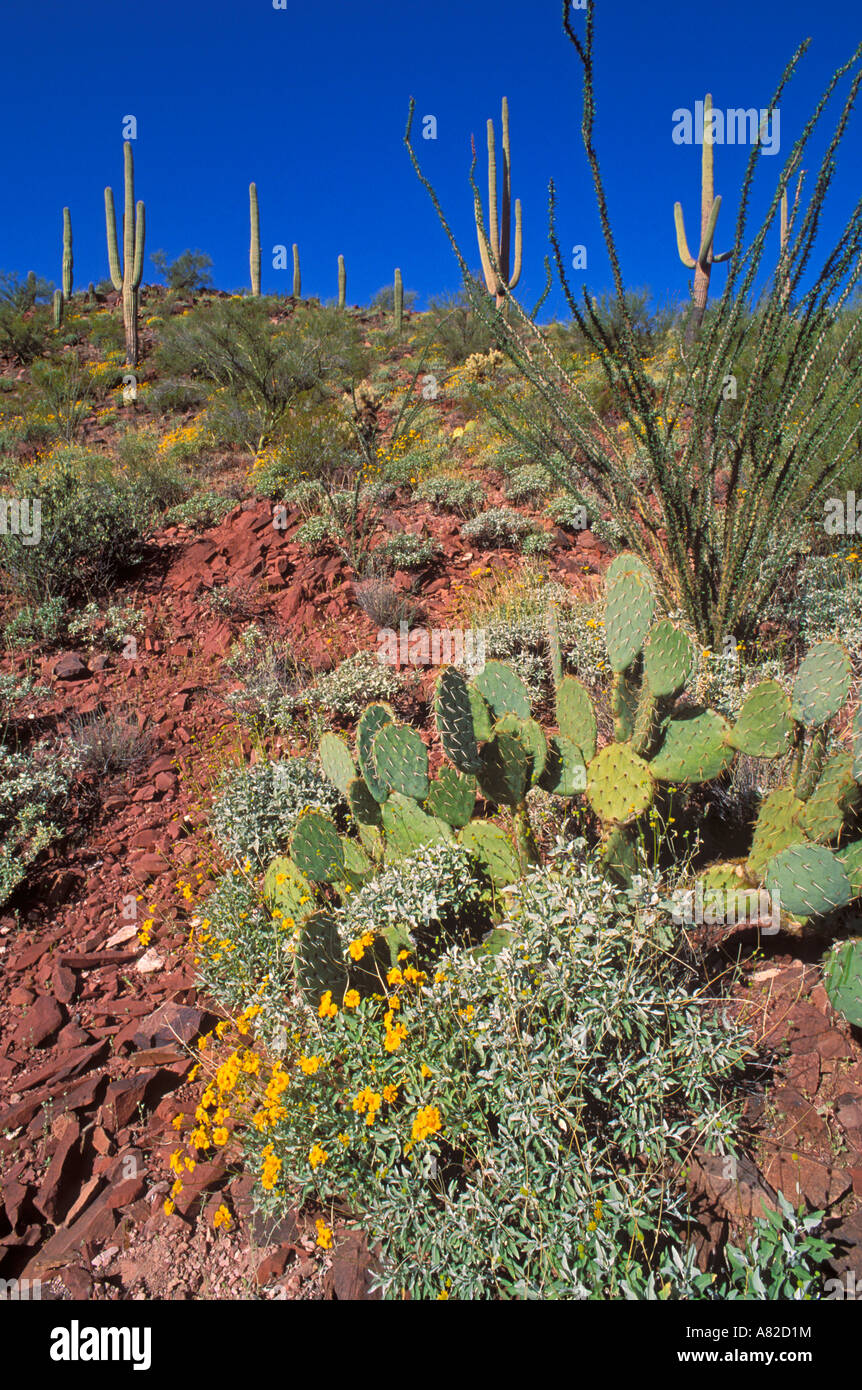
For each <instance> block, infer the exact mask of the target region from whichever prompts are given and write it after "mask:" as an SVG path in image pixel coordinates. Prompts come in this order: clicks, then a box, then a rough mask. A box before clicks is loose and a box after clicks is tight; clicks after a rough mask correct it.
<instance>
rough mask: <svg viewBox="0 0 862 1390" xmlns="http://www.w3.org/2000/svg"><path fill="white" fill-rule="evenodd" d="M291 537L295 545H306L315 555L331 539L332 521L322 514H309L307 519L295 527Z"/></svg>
mask: <svg viewBox="0 0 862 1390" xmlns="http://www.w3.org/2000/svg"><path fill="white" fill-rule="evenodd" d="M293 539H294V540H295V541H296V543H297V545H305V546H307V547H308V549H309V550H310V551H311V552H312V554H313V555H316V554H317V553H318V551H320V550H322V549H323V548H324V546H325V545H326V544H327V543H328V542H329V541H331V540H332V523H331V522H330V521H327V519H326V517H323V516H310V517H309V518H308V521H304V522H303V523H302V525H301V526H299V527H297V530H296V534H295V535H294V537H293Z"/></svg>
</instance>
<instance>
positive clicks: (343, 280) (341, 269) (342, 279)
mask: <svg viewBox="0 0 862 1390" xmlns="http://www.w3.org/2000/svg"><path fill="white" fill-rule="evenodd" d="M346 295H347V271H346V269H345V266H344V257H343V256H339V257H338V307H339V309H343V308H344V304H345V297H346Z"/></svg>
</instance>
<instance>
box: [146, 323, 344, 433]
mask: <svg viewBox="0 0 862 1390" xmlns="http://www.w3.org/2000/svg"><path fill="white" fill-rule="evenodd" d="M156 358H157V365H158V366H159V368H160V370H162V371H164V372H165V373H166V374H167V375H169V376H173V377H179V378H188V379H191V380H192V381H195V380H197V381H204V382H209V383H211V385H212V386H213V387H214V388H215V395H214V397H213V404H212V406H211V408H210V411H209V412H208V419H209V422H210V427H211V428H212V429H213V431H214V432H215V433H217V434H218V435H219V437H220V438H221V439H222V440H224V441H225V442H236V443H238V444H240V445H242V447H244V448H246V449H248V450H250V451H252V452H254V453H255V454H257V453H259V452H260V451H261V449H263V448H264V447H265V446H267V445H269V444H270V443H272V442H273V441H274V440H275V439H276V437H277V436H278V433H279V431H280V430H281V428H282V427H283V426H284V425H285V423H286V421H287V419H288V416H289V413H290V411H291V408H292V407H293V406H295V405H296V404H297V403H298V402H300V401H302V400H306V401H308V402H309V403H313V402H315V401H317V402H320V401H322V400H323V399H324V396H325V394H326V391H327V389H332V387H333V386H334V384H336V383H341V382H342V380H343V379H345V378H348V379H349V378H351V377H353V376H359V375H361V374H362V373H363V371H364V369H365V363H366V350H365V348H364V347H363V345H362V342H361V338H360V335H359V329H358V327H357V325H356V324H355V322H354V320H353V319H351V318H350V317H349V315H347V314H341V313H339V312H338V310H337V309H330V308H320V307H318V306H312V305H301V306H299V307H298V308H297V309H296V310H295V311H294V312H293V313H292V314H291V316H290V318H289V319H288V320H287V321H286V322H285V323H281V324H273V323H271V322H270V309H269V307H268V306H267V304H265V303H263V302H261V301H258V300H255V299H244V300H234V299H227V300H218V301H213V302H209V303H207V304H204V305H201V306H199V307H198V308H196V309H194V310H193V311H192V312H191V313H189V314H187V315H184V316H183V317H182V318H180V319H178V320H175V321H174V322H172V323H170V324H169V325H167V327H166V328H165V331H164V334H163V336H162V341H161V343H160V344H159V347H158V349H157V352H156Z"/></svg>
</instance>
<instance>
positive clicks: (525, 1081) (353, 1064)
mask: <svg viewBox="0 0 862 1390" xmlns="http://www.w3.org/2000/svg"><path fill="white" fill-rule="evenodd" d="M657 901H658V894H657V893H655V892H653V893H652V894H650V893H647V894H645V895H643V896H641V897H637V896H636V895H634V894H632V893H619V894H613V895H612V894H608V892H607V886H606V883H605V881H604V879H603V877H602V875H601V873H600V872H599V870H598V868H597V866H596V865H594V864H593V863H592V862H590V861H588V860H587V859H586V858H585V846H584V844H583V842H582V841H581V842H577V843H575V844H573V845H571V846H567V847H565V849H564V850H563V851H561V853H560V854H559V856H558V858H557V860H556V862H555V863H554V864H553V865H552V866H550V867H548V868H546V869H543V870H541V871H538V872H536V873H535V874H532V875H531V876H530V877H529V878H527V879H526V880H524V881H523V882H522V883H521V884H520V885H519V886H518V888H517V889H516V891H515V892H514V893H513V895H512V901H511V908H510V911H509V913H508V915H507V917H506V919H505V921H504V924H503V928H502V941H503V944H502V946H501V942H500V940H499V939H498V941H497V946H498V947H500V946H501V949H499V950H498V951H497V953H496V954H493V953H489V952H482V951H479V952H475V951H472V950H465V949H462V948H459V947H451V948H450V949H449V950H448V951H447V952H446V953H445V954H444V955H443V956H442V957H441V959H440V960H439V961H438V963H437V969H436V971H435V972H434V974H433V977H432V976H430V975H429V974H428V973H426V972H423V971H418V970H416V969H415V967H412V966H410V965H408V964H404V963H401V964H400V965H399V967H398V968H397V969H396V970H395V971H394V972H393V973H392V974H391V975H390V977H389V983H390V987H391V988H395V989H396V990H397V995H398V1000H399V1007H398V1009H397V1011H395V1010H393V1008H392V1006H391V1002H390V1001H388V1000H387V999H386V997H385V996H384V997H382V998H380V997H376V998H375V997H369V998H365V999H360V998H359V996H358V995H356V996H355V997H350V996H347V997H345V999H344V1000H343V1001H336V1000H335V999H332V998H331V997H329V998H327V997H326V996H324V998H323V1000H322V1001H321V1007H320V1010H319V1017H318V1011H308V1010H304V1011H300V1012H299V1013H298V1014H297V1015H296V1027H297V1030H298V1032H299V1034H300V1048H299V1049H298V1051H299V1052H300V1055H299V1058H298V1059H297V1060H299V1061H300V1065H299V1066H295V1065H293V1061H294V1058H293V1057H292V1056H291V1059H290V1064H289V1065H288V1067H287V1068H285V1069H284V1070H283V1080H282V1079H280V1080H279V1082H278V1086H277V1091H276V1092H275V1095H276V1096H277V1101H276V1100H275V1099H274V1098H273V1092H272V1091H268V1092H267V1095H268V1097H270V1101H269V1103H268V1104H267V1102H265V1103H264V1110H265V1114H266V1116H267V1118H266V1120H265V1121H262V1123H261V1124H260V1126H259V1128H257V1129H255V1130H254V1131H253V1130H252V1128H251V1127H250V1128H249V1130H248V1131H247V1139H246V1142H247V1146H248V1150H249V1152H250V1155H251V1162H252V1166H253V1168H254V1170H255V1171H256V1172H258V1173H259V1174H261V1183H260V1201H261V1204H262V1205H263V1207H264V1209H265V1210H266V1211H269V1212H276V1211H280V1210H281V1209H282V1208H283V1206H284V1204H285V1202H286V1201H287V1200H289V1199H288V1196H287V1194H288V1193H290V1194H291V1198H293V1197H294V1195H295V1194H296V1193H297V1192H298V1193H299V1194H300V1195H302V1196H307V1197H311V1196H313V1197H314V1198H315V1200H316V1201H318V1202H321V1203H326V1202H327V1201H328V1200H330V1199H337V1200H339V1201H341V1202H347V1203H348V1204H349V1205H350V1207H351V1208H352V1210H353V1211H354V1212H355V1213H356V1215H357V1217H358V1219H360V1220H361V1221H362V1224H363V1227H364V1228H365V1229H366V1230H367V1231H368V1232H369V1235H370V1237H371V1239H372V1240H373V1241H375V1242H377V1241H379V1242H380V1246H381V1264H382V1272H381V1274H380V1276H379V1279H378V1283H379V1286H380V1287H381V1288H382V1290H383V1293H384V1295H385V1296H387V1297H393V1298H398V1297H402V1296H404V1294H405V1291H406V1295H407V1296H408V1297H410V1298H411V1299H414V1300H415V1299H428V1298H437V1297H439V1296H441V1295H443V1296H448V1297H453V1298H523V1297H546V1298H547V1297H550V1298H577V1299H589V1298H601V1299H606V1298H612V1297H623V1298H642V1297H647V1298H648V1297H656V1296H657V1290H658V1289H660V1288H662V1287H663V1286H665V1285H668V1284H669V1286H670V1289H669V1290H665V1292H664V1295H663V1296H665V1297H667V1296H668V1293H669V1292H670V1293H671V1296H673V1295H674V1293H675V1295H676V1296H692V1294H693V1291H694V1290H696V1289H698V1288H700V1289H703V1288H704V1287H705V1286H706V1285H708V1284H709V1283H711V1280H712V1276H711V1275H708V1276H698V1274H697V1270H696V1265H695V1262H694V1252H693V1251H688V1252H686V1251H685V1250H684V1249H683V1240H684V1233H685V1224H686V1218H687V1215H688V1213H687V1211H686V1206H685V1198H684V1194H682V1193H681V1192H679V1191H677V1190H676V1189H675V1188H674V1187H673V1186H672V1185H671V1184H670V1182H669V1179H668V1173H669V1172H670V1171H671V1170H672V1169H673V1168H674V1167H676V1166H677V1165H679V1164H680V1163H682V1162H683V1160H684V1159H685V1157H686V1155H687V1154H688V1152H689V1146H690V1144H691V1142H692V1140H693V1139H694V1138H695V1137H696V1138H697V1140H698V1141H699V1142H705V1143H706V1144H707V1145H708V1146H713V1147H715V1146H717V1145H720V1144H722V1142H724V1136H725V1134H726V1133H728V1131H729V1132H730V1138H731V1141H732V1132H733V1123H732V1118H731V1119H729V1118H728V1117H729V1113H730V1114H731V1115H732V1112H730V1110H729V1106H728V1099H727V1095H726V1089H727V1087H728V1085H729V1083H730V1082H731V1080H732V1078H733V1077H734V1074H735V1072H736V1070H737V1069H738V1068H739V1067H740V1066H741V1064H742V1062H743V1060H744V1057H745V1046H744V1042H743V1036H744V1035H743V1033H742V1031H741V1030H740V1029H739V1027H738V1026H737V1025H734V1024H733V1022H732V1021H731V1020H730V1018H729V1017H727V1016H726V1014H725V1011H724V1010H723V1009H722V1008H721V1006H720V1005H719V1004H716V1005H715V1007H713V1008H708V1007H704V1004H703V1001H702V999H701V998H700V996H699V993H698V990H697V988H696V985H697V976H696V974H695V972H694V970H693V969H692V968H691V967H690V966H687V965H685V964H683V963H682V962H681V960H680V959H679V958H678V956H676V954H675V953H674V952H672V951H666V950H664V949H662V948H661V947H660V946H659V945H658V944H657V942H656V931H657V928H658V925H659V910H658V909H657V907H656V906H655V903H656V902H657ZM348 911H349V909H348ZM384 1011H385V1012H386V1018H385V1019H384V1018H383V1014H384ZM309 1013H310V1014H311V1016H310V1017H309ZM336 1059H337V1066H336ZM278 1071H279V1073H281V1072H282V1068H281V1065H279V1068H278ZM267 1081H268V1077H267V1076H263V1077H262V1078H261V1088H262V1087H263V1085H265V1084H266V1083H267ZM698 1278H700V1279H701V1283H700V1284H698V1282H697V1281H698Z"/></svg>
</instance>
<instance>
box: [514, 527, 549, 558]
mask: <svg viewBox="0 0 862 1390" xmlns="http://www.w3.org/2000/svg"><path fill="white" fill-rule="evenodd" d="M552 548H553V541H552V539H551V537H550V536H549V535H548V533H547V531H531V532H529V534H528V535H526V536H525V537H524V539H523V540H522V541H521V554H522V555H549V554H550V553H551V550H552Z"/></svg>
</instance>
